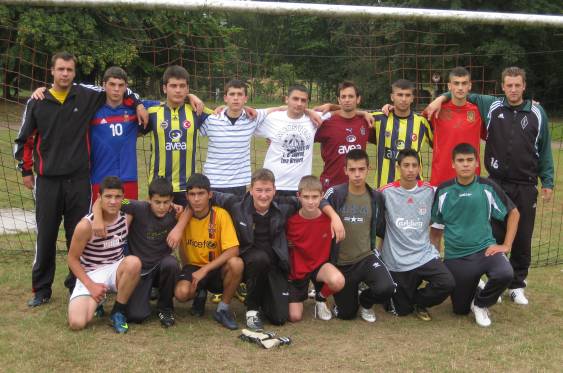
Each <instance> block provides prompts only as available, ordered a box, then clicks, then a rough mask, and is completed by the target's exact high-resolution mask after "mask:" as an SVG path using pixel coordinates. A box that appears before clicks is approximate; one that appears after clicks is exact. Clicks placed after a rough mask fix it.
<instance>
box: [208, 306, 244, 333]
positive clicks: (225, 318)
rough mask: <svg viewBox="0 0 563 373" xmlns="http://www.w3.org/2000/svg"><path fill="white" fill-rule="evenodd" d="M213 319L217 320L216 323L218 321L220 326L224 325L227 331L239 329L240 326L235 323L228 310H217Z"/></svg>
mask: <svg viewBox="0 0 563 373" xmlns="http://www.w3.org/2000/svg"><path fill="white" fill-rule="evenodd" d="M213 318H214V319H215V321H217V322H218V323H219V324H221V325H223V326H224V327H225V328H227V329H230V330H236V329H238V324H237V322H236V321H235V318H234V317H233V315H232V314H231V313H230V312H229V311H228V310H221V311H219V310H216V311H215V312H214V313H213Z"/></svg>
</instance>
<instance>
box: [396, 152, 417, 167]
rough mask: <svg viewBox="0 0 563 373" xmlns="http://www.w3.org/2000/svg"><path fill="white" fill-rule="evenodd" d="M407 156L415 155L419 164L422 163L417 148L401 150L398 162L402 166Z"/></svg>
mask: <svg viewBox="0 0 563 373" xmlns="http://www.w3.org/2000/svg"><path fill="white" fill-rule="evenodd" d="M406 157H414V158H416V162H417V163H418V164H420V157H419V155H418V152H417V151H416V150H414V149H412V148H409V149H403V150H401V151H399V154H397V164H398V165H399V166H400V165H401V162H402V161H403V159H405V158H406Z"/></svg>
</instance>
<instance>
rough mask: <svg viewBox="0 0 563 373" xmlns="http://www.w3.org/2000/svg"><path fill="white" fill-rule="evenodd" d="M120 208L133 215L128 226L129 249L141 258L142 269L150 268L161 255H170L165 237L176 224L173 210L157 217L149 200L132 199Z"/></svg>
mask: <svg viewBox="0 0 563 373" xmlns="http://www.w3.org/2000/svg"><path fill="white" fill-rule="evenodd" d="M121 210H122V211H123V212H125V213H126V214H129V215H132V216H133V222H132V223H131V226H130V227H129V236H128V241H129V251H130V252H131V254H133V255H135V256H138V257H139V259H141V262H142V263H143V269H149V268H152V267H153V266H154V265H156V264H158V262H160V261H161V260H162V258H163V257H165V256H166V255H170V253H171V252H172V250H171V249H170V247H168V244H167V243H166V237H167V236H168V233H170V231H171V230H172V228H174V226H175V225H176V217H175V213H174V212H168V213H167V214H166V215H164V217H162V218H159V217H157V216H156V215H155V214H154V213H153V212H152V210H151V206H150V204H149V202H146V201H133V200H127V202H124V204H123V205H122V206H121Z"/></svg>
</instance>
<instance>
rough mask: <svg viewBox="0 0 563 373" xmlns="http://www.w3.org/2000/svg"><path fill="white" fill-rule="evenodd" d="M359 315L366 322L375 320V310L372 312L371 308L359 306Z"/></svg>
mask: <svg viewBox="0 0 563 373" xmlns="http://www.w3.org/2000/svg"><path fill="white" fill-rule="evenodd" d="M360 316H361V317H362V319H364V320H365V321H367V322H375V320H377V318H376V317H375V312H373V310H372V309H371V308H364V307H362V306H360Z"/></svg>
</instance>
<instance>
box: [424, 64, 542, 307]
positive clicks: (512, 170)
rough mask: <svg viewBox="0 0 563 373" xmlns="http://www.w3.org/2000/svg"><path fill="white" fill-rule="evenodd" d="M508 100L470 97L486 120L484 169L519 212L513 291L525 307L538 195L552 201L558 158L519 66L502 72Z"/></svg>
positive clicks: (498, 229) (498, 227)
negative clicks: (554, 154)
mask: <svg viewBox="0 0 563 373" xmlns="http://www.w3.org/2000/svg"><path fill="white" fill-rule="evenodd" d="M502 90H503V92H504V94H505V96H504V97H500V98H497V97H493V96H485V95H476V94H470V95H469V100H470V101H472V102H475V103H476V104H477V106H478V107H479V110H480V111H481V115H482V116H483V117H484V118H486V121H485V123H486V130H487V136H486V145H485V160H484V163H485V168H486V169H487V171H488V173H489V175H490V178H491V179H492V180H494V181H495V182H496V183H497V184H498V185H500V187H501V188H502V189H503V190H504V191H505V192H506V194H508V196H509V197H510V199H511V200H512V201H513V202H514V203H515V204H516V207H517V208H518V211H519V212H520V220H519V223H518V231H517V233H516V238H515V239H514V244H513V247H512V251H511V254H510V264H511V265H512V268H513V269H514V278H513V280H512V282H511V283H510V285H509V287H508V289H509V294H510V298H511V299H512V301H514V302H515V303H516V304H521V305H526V304H528V299H527V298H526V296H525V294H524V288H525V287H526V277H527V276H528V269H529V267H530V263H531V259H532V234H533V231H534V223H535V218H536V202H537V196H538V191H537V188H536V185H537V183H538V178H539V179H540V180H541V183H542V189H541V195H542V199H543V201H544V202H549V201H550V200H551V196H552V194H553V155H552V152H551V138H550V135H549V123H548V120H547V115H546V114H545V111H544V110H543V108H542V107H541V106H540V105H537V104H534V103H533V102H532V101H531V100H527V99H526V100H525V99H524V91H525V90H526V72H525V71H524V70H523V69H521V68H519V67H508V68H506V69H504V71H503V72H502ZM447 99H448V95H445V96H440V97H438V98H437V99H436V100H434V101H433V102H432V103H431V104H430V105H429V108H428V114H429V115H432V114H433V113H434V112H436V111H439V105H440V104H441V103H442V102H444V101H446V100H447ZM506 224H507V223H506V222H504V223H503V222H498V223H496V222H495V224H494V226H493V232H494V235H495V238H496V239H497V242H502V240H503V237H504V235H505V232H506V230H507V227H506Z"/></svg>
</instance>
